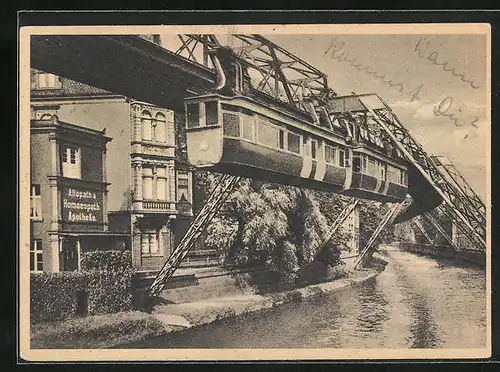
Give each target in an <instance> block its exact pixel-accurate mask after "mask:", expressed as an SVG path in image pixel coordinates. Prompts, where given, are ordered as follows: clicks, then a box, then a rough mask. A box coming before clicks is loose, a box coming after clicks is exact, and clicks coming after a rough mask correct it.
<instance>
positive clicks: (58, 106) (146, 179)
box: [31, 70, 193, 272]
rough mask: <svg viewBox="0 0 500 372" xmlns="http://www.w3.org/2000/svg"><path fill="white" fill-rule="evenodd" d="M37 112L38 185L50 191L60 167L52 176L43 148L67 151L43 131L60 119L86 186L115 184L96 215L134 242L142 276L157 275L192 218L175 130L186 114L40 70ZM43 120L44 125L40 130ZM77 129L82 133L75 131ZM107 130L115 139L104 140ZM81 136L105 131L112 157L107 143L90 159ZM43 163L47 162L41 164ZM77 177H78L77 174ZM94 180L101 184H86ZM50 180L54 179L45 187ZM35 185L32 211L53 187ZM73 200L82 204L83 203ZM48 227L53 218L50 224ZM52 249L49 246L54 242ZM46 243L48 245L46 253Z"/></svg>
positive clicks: (187, 175) (34, 78)
mask: <svg viewBox="0 0 500 372" xmlns="http://www.w3.org/2000/svg"><path fill="white" fill-rule="evenodd" d="M31 108H32V117H33V118H34V121H32V154H31V158H32V177H35V178H33V179H32V183H34V184H35V185H37V184H38V185H43V184H45V183H47V182H49V181H50V179H49V178H50V177H52V176H54V175H56V172H57V169H56V168H53V169H50V172H48V171H47V166H48V165H47V164H51V163H50V161H49V160H50V159H45V158H46V157H47V156H49V155H45V154H51V152H50V151H47V152H42V151H39V150H38V149H42V148H44V149H47V150H48V149H49V148H50V146H56V147H57V146H61V144H57V143H56V144H53V143H52V142H51V141H50V139H49V136H48V135H47V136H41V137H40V135H39V133H40V129H38V128H41V127H44V126H47V125H48V122H47V121H46V120H43V119H47V118H51V117H52V115H56V116H57V117H58V121H57V123H59V124H54V125H55V127H54V129H53V130H54V131H56V132H57V131H61V130H63V131H64V133H65V137H64V138H65V140H64V141H66V140H67V141H70V142H71V143H73V145H74V146H75V149H74V151H73V152H71V151H72V150H68V151H70V152H68V153H67V154H66V155H65V156H67V159H70V160H72V159H74V160H76V159H78V161H80V162H81V169H80V172H81V174H80V175H81V178H78V177H75V178H76V179H80V180H81V181H82V182H83V181H89V182H90V183H89V182H88V183H89V185H90V184H92V186H95V185H97V184H96V183H95V182H100V184H99V185H101V184H102V185H104V184H105V183H106V182H109V184H107V191H108V192H107V193H106V192H104V191H102V200H103V201H102V208H103V209H102V210H101V211H100V212H99V214H98V216H97V217H96V219H97V220H98V221H100V222H99V224H100V225H99V226H101V227H102V231H107V232H108V233H112V234H115V236H120V234H123V235H124V236H127V237H128V241H127V242H126V244H127V245H129V246H130V247H131V250H132V259H133V264H134V266H135V268H136V270H137V271H139V272H154V271H157V270H158V269H159V268H161V266H162V265H163V263H164V262H165V261H166V260H167V259H168V257H169V256H170V254H171V252H172V250H173V249H174V247H175V246H176V244H177V243H178V242H179V241H180V239H181V238H182V236H183V235H184V233H185V231H186V230H187V228H188V227H189V224H190V223H191V220H192V218H193V217H192V175H191V172H190V170H189V168H188V166H187V163H186V161H184V160H183V158H182V153H181V152H180V151H179V149H178V146H177V142H176V128H178V127H179V126H180V125H183V123H184V119H183V113H177V112H176V113H175V114H174V112H173V111H171V110H166V109H163V108H158V107H155V106H153V105H150V104H148V103H144V102H137V101H133V100H130V99H128V98H127V97H124V96H122V95H117V94H113V93H110V92H107V91H105V90H102V89H98V88H95V87H92V86H89V85H85V84H82V83H79V82H76V81H73V80H70V79H66V78H61V77H58V76H55V75H52V74H48V73H45V72H43V71H36V70H32V73H31ZM44 116H45V117H44ZM41 122H43V124H40V123H41ZM77 127H78V128H79V129H76V128H77ZM60 128H64V129H60ZM68 128H73V129H74V130H70V129H68ZM51 130H52V129H51ZM104 130H105V132H106V136H108V137H104V135H103V131H104ZM82 133H88V136H87V137H89V138H90V137H92V136H93V137H92V138H94V137H95V138H97V137H98V133H101V134H100V135H101V137H102V138H108V139H106V140H105V142H106V141H108V140H109V138H111V139H112V141H111V142H109V144H108V146H107V150H106V151H105V149H104V148H103V147H102V146H101V145H99V146H101V147H99V146H97V144H93V145H92V146H89V148H98V149H99V151H100V154H102V155H98V154H97V152H96V153H95V155H92V156H90V157H89V158H87V157H86V156H87V155H85V154H88V151H87V150H85V151H83V150H80V151H81V152H78V148H79V147H78V146H79V144H80V141H90V140H88V139H84V137H85V136H84V135H83V134H82ZM33 134H35V136H33ZM87 137H85V138H87ZM33 141H35V142H33ZM95 141H97V142H99V141H101V142H102V141H104V140H103V139H100V140H97V139H96V140H95ZM101 142H99V143H101ZM84 143H86V142H81V146H84ZM39 146H40V147H39ZM51 151H52V155H51V156H56V157H57V156H62V155H58V154H59V153H58V152H57V151H56V152H54V150H53V149H52V150H51ZM60 151H62V152H60V154H64V151H63V150H60ZM93 154H94V153H93ZM79 157H81V158H79ZM42 159H44V161H47V162H46V163H44V164H40V162H41V161H42ZM85 159H87V160H85ZM63 163H64V162H63ZM64 164H66V163H64ZM70 164H72V163H70ZM103 164H105V165H103ZM72 165H74V164H72ZM72 165H68V164H66V165H64V166H65V167H66V168H65V169H66V172H72V170H71V169H72ZM52 166H55V165H53V164H52ZM73 168H75V167H73ZM99 169H102V173H103V178H102V179H100V180H97V178H98V177H97V176H98V175H97V174H94V173H95V172H99V171H98V170H99ZM73 172H78V171H77V170H73ZM89 172H90V173H89ZM93 172H94V173H93ZM77 175H78V174H76V173H75V176H77ZM87 176H88V177H94V178H95V179H94V178H92V179H89V180H86V177H87ZM37 177H38V179H39V180H38V181H37ZM44 177H45V178H47V179H46V180H43V181H42V180H41V179H43V178H44ZM50 182H52V181H50ZM54 182H55V181H54ZM92 182H94V183H92ZM34 187H35V188H34V189H33V190H32V194H33V196H32V198H33V203H34V204H33V205H35V204H36V203H40V202H37V201H36V200H37V193H42V194H43V192H48V191H47V190H48V189H47V187H48V186H44V187H43V188H42V190H45V191H40V190H39V189H38V188H37V187H36V186H34ZM89 187H90V186H89ZM99 187H101V186H99ZM102 187H104V186H102ZM84 191H90V189H85V190H84ZM75 195H76V194H75ZM78 195H83V194H78ZM85 195H88V194H85ZM92 195H93V194H92ZM40 196H41V199H42V202H41V203H42V206H45V205H46V204H44V203H45V202H44V201H43V200H44V199H45V198H44V197H43V195H40ZM67 196H68V195H67ZM95 196H96V198H97V199H98V200H97V201H96V202H97V203H99V202H100V200H101V199H100V198H101V193H97V194H96V195H95ZM106 200H107V201H106ZM72 201H74V202H75V203H76V200H73V199H72ZM47 208H49V207H48V206H47ZM104 208H106V210H104ZM72 213H73V212H72ZM101 214H102V216H101ZM108 215H109V217H108ZM72 216H73V214H72ZM79 216H80V217H81V218H82V219H85V218H91V217H86V215H84V214H81V215H79ZM66 217H67V216H66ZM80 217H78V218H80ZM68 218H69V217H68ZM101 220H102V221H101ZM48 221H50V220H46V221H44V223H45V224H46V223H48ZM81 222H83V221H81ZM85 222H88V223H89V226H90V225H92V224H91V222H92V221H85ZM101 222H102V223H101ZM84 225H85V226H87V225H86V224H84ZM92 226H94V225H92ZM95 226H97V224H95ZM46 227H47V228H48V227H49V226H46ZM54 227H55V225H54ZM34 231H35V228H34ZM108 235H109V234H108ZM53 239H55V238H53ZM45 244H49V246H48V247H50V246H51V244H52V245H54V244H55V243H49V242H46V243H45ZM45 244H43V243H42V246H43V249H44V250H45ZM32 248H33V249H32V250H33V252H37V253H36V254H38V251H39V250H41V249H38V246H37V243H35V244H34V246H33V247H32ZM48 249H49V248H48ZM50 257H52V256H51V255H50V254H49V253H47V254H45V252H44V255H43V259H44V262H43V264H42V266H43V267H44V270H45V269H46V268H49V269H50V271H57V270H58V269H64V268H65V267H64V266H58V265H57V264H56V263H55V262H53V259H52V258H50ZM35 266H36V265H35Z"/></svg>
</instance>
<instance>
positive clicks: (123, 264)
mask: <svg viewBox="0 0 500 372" xmlns="http://www.w3.org/2000/svg"><path fill="white" fill-rule="evenodd" d="M131 269H132V256H131V252H130V250H127V251H112V250H109V251H100V250H93V251H87V252H83V254H82V270H83V271H122V270H131Z"/></svg>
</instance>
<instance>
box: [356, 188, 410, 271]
mask: <svg viewBox="0 0 500 372" xmlns="http://www.w3.org/2000/svg"><path fill="white" fill-rule="evenodd" d="M410 204H411V198H406V199H405V200H403V201H402V202H401V203H398V204H395V205H393V206H392V207H391V208H390V209H389V210H388V211H387V213H386V214H385V216H384V218H383V219H382V221H381V222H380V223H379V224H378V226H377V228H376V229H375V231H374V232H373V233H372V235H371V236H370V239H368V242H367V243H366V245H365V247H364V248H363V250H362V251H361V253H360V254H359V256H358V258H357V259H356V261H355V262H354V269H357V267H358V266H359V264H360V263H361V261H362V260H363V258H364V257H365V256H366V254H367V253H368V252H370V251H371V250H372V249H374V244H375V241H376V240H377V238H378V236H379V235H380V233H381V232H382V231H383V230H384V228H385V227H386V226H387V225H389V224H392V222H393V221H394V219H395V218H396V216H397V215H398V214H399V213H401V212H403V211H404V210H405V209H406V208H408V206H409V205H410Z"/></svg>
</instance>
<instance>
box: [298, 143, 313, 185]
mask: <svg viewBox="0 0 500 372" xmlns="http://www.w3.org/2000/svg"><path fill="white" fill-rule="evenodd" d="M311 154H312V148H311V138H310V137H306V136H304V137H303V151H302V170H301V171H300V177H303V178H309V177H310V176H311V174H314V173H312V170H313V160H312V156H311Z"/></svg>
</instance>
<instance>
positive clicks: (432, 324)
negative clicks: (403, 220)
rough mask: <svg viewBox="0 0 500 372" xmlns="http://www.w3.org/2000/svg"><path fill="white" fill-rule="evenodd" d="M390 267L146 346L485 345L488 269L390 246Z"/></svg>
mask: <svg viewBox="0 0 500 372" xmlns="http://www.w3.org/2000/svg"><path fill="white" fill-rule="evenodd" d="M380 253H381V255H382V256H384V259H385V260H386V261H388V262H389V264H388V265H387V267H386V269H385V271H384V272H382V273H381V274H379V275H378V276H377V277H375V278H373V279H371V280H369V281H366V282H364V283H363V284H360V285H358V286H354V287H350V288H346V289H343V290H341V291H339V292H337V293H332V294H330V295H326V296H322V297H316V298H312V299H307V300H304V301H302V302H300V303H290V304H285V305H282V306H280V307H277V308H274V309H269V310H265V311H262V312H257V313H253V314H249V315H245V316H243V317H238V318H236V319H232V320H225V321H223V322H219V323H213V324H209V325H205V326H201V327H198V328H193V329H189V330H186V331H182V332H178V333H173V334H169V335H167V336H166V337H157V338H152V339H149V340H146V341H144V342H141V343H139V344H135V345H134V346H133V347H138V348H142V347H147V348H484V347H486V300H485V297H486V296H485V293H486V292H485V291H486V285H485V273H484V270H483V269H480V268H477V267H462V266H457V265H453V264H452V263H451V262H449V261H448V262H444V261H442V260H436V259H432V258H428V257H422V256H418V255H415V254H413V253H408V252H402V251H399V250H397V249H393V248H390V247H388V248H387V249H385V250H382V251H381V252H380Z"/></svg>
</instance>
